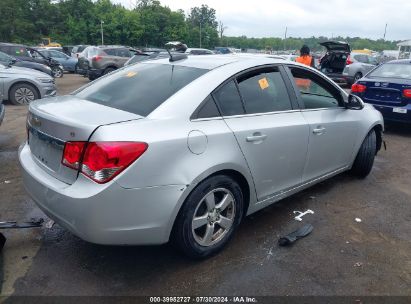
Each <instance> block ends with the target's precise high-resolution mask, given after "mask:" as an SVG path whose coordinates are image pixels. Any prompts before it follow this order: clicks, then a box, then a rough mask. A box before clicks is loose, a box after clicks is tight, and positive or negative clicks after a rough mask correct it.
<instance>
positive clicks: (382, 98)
mask: <svg viewBox="0 0 411 304" xmlns="http://www.w3.org/2000/svg"><path fill="white" fill-rule="evenodd" d="M359 84H363V85H365V86H366V87H367V89H366V91H365V93H364V94H363V99H364V101H365V102H369V103H372V104H377V105H388V106H396V107H402V106H405V105H407V104H408V103H409V102H410V100H409V99H407V98H405V97H404V96H403V91H404V89H411V81H410V80H407V79H398V80H397V81H396V82H395V83H392V82H387V81H386V79H383V78H375V79H374V78H372V79H371V78H368V79H367V80H366V81H360V82H359Z"/></svg>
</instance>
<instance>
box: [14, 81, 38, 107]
mask: <svg viewBox="0 0 411 304" xmlns="http://www.w3.org/2000/svg"><path fill="white" fill-rule="evenodd" d="M39 98H40V94H39V93H38V91H37V89H36V88H35V87H34V86H33V85H31V84H28V83H17V84H15V85H13V86H12V87H11V89H10V92H9V100H10V102H11V103H12V104H14V105H19V106H20V105H27V104H29V103H30V102H32V101H33V100H36V99H39Z"/></svg>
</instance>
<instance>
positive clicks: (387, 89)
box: [351, 59, 411, 123]
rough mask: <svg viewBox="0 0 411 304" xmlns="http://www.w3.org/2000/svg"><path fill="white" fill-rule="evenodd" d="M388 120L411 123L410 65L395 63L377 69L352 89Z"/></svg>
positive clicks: (407, 63)
mask: <svg viewBox="0 0 411 304" xmlns="http://www.w3.org/2000/svg"><path fill="white" fill-rule="evenodd" d="M351 92H352V93H353V94H356V95H358V96H360V97H361V98H362V99H363V100H364V102H366V103H370V104H372V105H374V107H375V108H376V109H377V110H379V111H380V112H381V113H382V115H383V116H384V119H385V120H392V121H400V122H407V123H411V62H410V60H409V59H406V60H393V61H390V62H387V63H384V64H381V65H380V66H378V67H376V68H375V69H374V70H372V71H371V72H370V73H368V74H367V75H365V76H364V77H363V78H361V79H360V80H359V81H358V82H357V83H355V84H353V86H352V87H351Z"/></svg>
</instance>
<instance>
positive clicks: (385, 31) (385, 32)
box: [382, 23, 388, 40]
mask: <svg viewBox="0 0 411 304" xmlns="http://www.w3.org/2000/svg"><path fill="white" fill-rule="evenodd" d="M387 26H388V23H386V24H385V30H384V38H382V39H383V40H385V35H386V34H387Z"/></svg>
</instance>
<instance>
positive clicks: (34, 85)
mask: <svg viewBox="0 0 411 304" xmlns="http://www.w3.org/2000/svg"><path fill="white" fill-rule="evenodd" d="M18 84H29V85H31V86H33V87H34V89H35V90H36V92H37V94H38V95H39V98H41V93H40V90H39V88H38V87H37V85H36V84H35V83H33V82H31V81H28V80H16V81H15V82H13V83H11V84H10V85H9V86H8V88H7V89H6V88H5V90H6V91H7V98H8V100H10V93H11V89H12V88H13V87H15V86H16V85H18Z"/></svg>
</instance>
